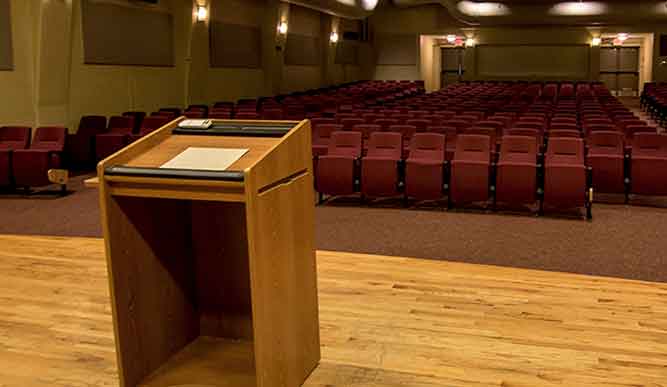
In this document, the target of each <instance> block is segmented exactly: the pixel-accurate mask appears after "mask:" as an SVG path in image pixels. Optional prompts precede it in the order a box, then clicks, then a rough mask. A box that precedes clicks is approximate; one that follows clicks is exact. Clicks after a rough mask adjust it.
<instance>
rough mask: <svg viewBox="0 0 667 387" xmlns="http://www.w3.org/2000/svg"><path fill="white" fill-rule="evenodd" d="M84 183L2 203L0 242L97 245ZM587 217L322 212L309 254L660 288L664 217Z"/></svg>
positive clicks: (650, 210) (666, 249)
mask: <svg viewBox="0 0 667 387" xmlns="http://www.w3.org/2000/svg"><path fill="white" fill-rule="evenodd" d="M84 177H85V176H82V177H77V178H74V179H72V181H71V184H70V187H71V188H72V189H74V190H75V193H73V194H70V195H68V196H66V197H62V198H59V197H55V196H53V195H34V196H32V197H30V198H25V197H20V196H9V195H4V196H0V219H2V221H1V222H0V233H4V234H39V235H59V236H94V237H95V236H101V227H100V225H99V210H98V202H97V200H98V196H97V190H95V189H87V188H85V187H83V185H82V181H83V178H84ZM594 217H595V218H594V220H593V221H592V222H585V221H582V220H577V219H564V218H563V219H561V218H549V217H542V218H537V217H533V216H521V215H507V214H483V213H474V212H443V211H439V210H428V209H419V210H416V209H399V208H379V207H375V208H373V207H358V206H349V205H326V206H319V207H317V210H316V237H317V248H318V249H324V250H339V251H350V252H362V253H373V254H385V255H396V256H408V257H421V258H429V259H445V260H451V261H461V262H471V263H483V264H491V265H502V266H513V267H523V268H533V269H543V270H555V271H566V272H573V273H581V274H594V275H603V276H614V277H623V278H632V279H642V280H649V281H660V282H667V238H666V237H665V236H666V235H667V209H665V208H655V207H637V206H624V205H604V204H596V206H595V208H594ZM396 270H400V267H397V268H396Z"/></svg>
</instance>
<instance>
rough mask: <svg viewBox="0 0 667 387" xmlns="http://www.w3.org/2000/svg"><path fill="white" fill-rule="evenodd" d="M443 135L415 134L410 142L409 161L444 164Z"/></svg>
mask: <svg viewBox="0 0 667 387" xmlns="http://www.w3.org/2000/svg"><path fill="white" fill-rule="evenodd" d="M445 141H446V140H445V135H443V134H438V133H417V134H415V135H414V136H412V140H411V141H410V159H412V160H429V161H436V162H439V163H444V162H445Z"/></svg>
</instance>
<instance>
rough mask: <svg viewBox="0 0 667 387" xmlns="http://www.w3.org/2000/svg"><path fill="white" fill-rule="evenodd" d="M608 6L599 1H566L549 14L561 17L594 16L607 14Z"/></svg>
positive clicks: (552, 8) (552, 9) (554, 7)
mask: <svg viewBox="0 0 667 387" xmlns="http://www.w3.org/2000/svg"><path fill="white" fill-rule="evenodd" d="M607 9H608V7H607V4H605V3H602V2H598V1H566V2H563V3H558V4H556V5H554V6H553V7H551V9H550V10H549V13H550V14H552V15H561V16H594V15H602V14H605V13H607Z"/></svg>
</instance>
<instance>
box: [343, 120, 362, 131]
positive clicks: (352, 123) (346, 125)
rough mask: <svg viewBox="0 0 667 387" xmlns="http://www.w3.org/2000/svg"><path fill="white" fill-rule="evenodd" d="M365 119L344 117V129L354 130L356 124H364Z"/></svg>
mask: <svg viewBox="0 0 667 387" xmlns="http://www.w3.org/2000/svg"><path fill="white" fill-rule="evenodd" d="M364 123H365V121H364V120H363V119H361V118H343V119H342V120H340V124H341V125H343V130H352V128H354V126H355V125H363V124H364Z"/></svg>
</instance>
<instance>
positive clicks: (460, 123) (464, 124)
mask: <svg viewBox="0 0 667 387" xmlns="http://www.w3.org/2000/svg"><path fill="white" fill-rule="evenodd" d="M472 124H473V123H472V122H469V121H465V120H461V119H458V118H455V119H451V120H447V121H446V122H444V125H445V126H453V127H455V128H456V130H457V131H459V132H462V131H463V129H465V128H469V127H471V126H472Z"/></svg>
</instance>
